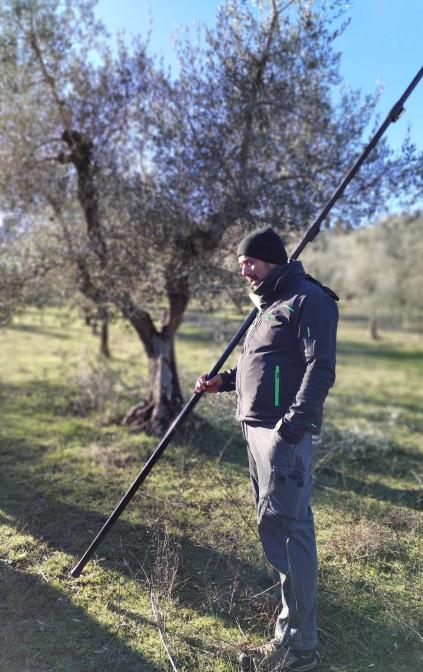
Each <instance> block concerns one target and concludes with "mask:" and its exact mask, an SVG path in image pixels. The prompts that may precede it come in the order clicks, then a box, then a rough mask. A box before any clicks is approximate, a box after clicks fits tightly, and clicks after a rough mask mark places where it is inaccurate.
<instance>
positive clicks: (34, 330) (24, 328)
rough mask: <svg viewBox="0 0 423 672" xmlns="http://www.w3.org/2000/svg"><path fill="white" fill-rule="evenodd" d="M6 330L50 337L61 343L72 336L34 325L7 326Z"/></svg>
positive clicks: (47, 327)
mask: <svg viewBox="0 0 423 672" xmlns="http://www.w3.org/2000/svg"><path fill="white" fill-rule="evenodd" d="M6 329H7V330H8V331H20V332H24V333H28V334H35V335H39V336H49V337H50V336H51V337H52V338H57V339H59V340H61V341H66V340H69V339H70V338H73V336H71V335H69V334H64V333H63V331H54V329H52V328H51V326H48V325H46V326H40V325H36V324H9V325H8V326H7V327H6Z"/></svg>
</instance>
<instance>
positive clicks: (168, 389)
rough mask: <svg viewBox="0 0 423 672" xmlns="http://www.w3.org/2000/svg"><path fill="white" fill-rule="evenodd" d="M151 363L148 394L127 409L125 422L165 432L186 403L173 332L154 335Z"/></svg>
mask: <svg viewBox="0 0 423 672" xmlns="http://www.w3.org/2000/svg"><path fill="white" fill-rule="evenodd" d="M148 367H149V394H148V397H147V398H146V399H145V400H144V401H143V402H141V403H140V404H136V405H135V406H133V407H132V408H131V409H130V410H129V411H128V413H127V414H126V416H125V419H124V424H126V425H129V426H130V427H132V428H134V429H142V428H144V429H148V430H149V431H151V432H152V433H153V434H162V433H163V432H164V431H165V430H166V429H167V427H168V426H169V424H170V423H171V421H172V420H173V419H174V418H175V415H176V414H177V413H178V411H179V409H180V408H181V406H182V404H183V398H182V392H181V388H180V384H179V377H178V372H177V368H176V361H175V349H174V335H173V334H172V335H171V336H169V337H163V336H162V335H161V334H156V335H155V336H154V338H153V354H152V355H151V356H150V357H149V360H148Z"/></svg>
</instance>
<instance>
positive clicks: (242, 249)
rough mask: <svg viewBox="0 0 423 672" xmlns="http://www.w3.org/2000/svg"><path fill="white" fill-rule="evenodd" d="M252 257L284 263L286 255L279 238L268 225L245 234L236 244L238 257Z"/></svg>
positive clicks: (272, 262) (274, 262)
mask: <svg viewBox="0 0 423 672" xmlns="http://www.w3.org/2000/svg"><path fill="white" fill-rule="evenodd" d="M242 255H245V256H246V257H254V259H261V260H262V261H267V262H269V263H271V264H280V265H282V264H286V263H287V261H288V256H287V254H286V250H285V247H284V244H283V242H282V240H281V238H280V237H279V236H278V234H277V233H276V231H274V230H273V229H272V227H271V226H268V227H266V228H264V229H258V230H257V231H253V232H252V233H250V234H248V236H245V238H243V239H242V240H241V242H240V244H239V245H238V257H241V256H242Z"/></svg>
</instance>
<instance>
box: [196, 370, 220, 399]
mask: <svg viewBox="0 0 423 672" xmlns="http://www.w3.org/2000/svg"><path fill="white" fill-rule="evenodd" d="M221 387H222V376H221V375H220V373H218V374H217V376H214V377H213V378H210V380H207V373H203V375H202V376H200V377H199V378H198V380H197V382H196V383H195V388H194V392H196V393H197V394H199V393H200V392H219V390H220V388H221Z"/></svg>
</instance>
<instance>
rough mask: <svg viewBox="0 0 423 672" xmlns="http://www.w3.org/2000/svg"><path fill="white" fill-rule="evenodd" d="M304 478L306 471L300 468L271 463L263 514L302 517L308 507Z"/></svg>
mask: <svg viewBox="0 0 423 672" xmlns="http://www.w3.org/2000/svg"><path fill="white" fill-rule="evenodd" d="M305 479H306V472H305V470H303V469H301V468H297V467H296V466H292V465H286V466H285V465H273V466H272V471H271V474H270V482H269V490H268V498H267V506H266V509H265V511H264V515H266V516H287V517H288V518H296V519H300V518H304V517H305V516H306V514H307V508H308V501H307V499H308V498H307V496H306V492H305V491H306V488H305V487H304V486H305Z"/></svg>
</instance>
